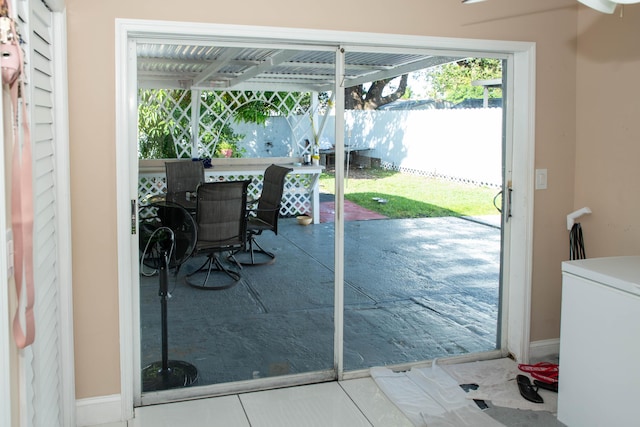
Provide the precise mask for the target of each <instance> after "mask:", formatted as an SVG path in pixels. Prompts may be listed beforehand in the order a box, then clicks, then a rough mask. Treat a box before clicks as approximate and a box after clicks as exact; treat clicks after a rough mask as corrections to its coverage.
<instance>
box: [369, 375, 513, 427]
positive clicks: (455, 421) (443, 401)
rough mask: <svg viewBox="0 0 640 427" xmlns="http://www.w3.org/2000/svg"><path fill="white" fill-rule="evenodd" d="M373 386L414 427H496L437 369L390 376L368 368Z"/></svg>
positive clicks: (491, 420)
mask: <svg viewBox="0 0 640 427" xmlns="http://www.w3.org/2000/svg"><path fill="white" fill-rule="evenodd" d="M370 372H371V376H372V377H373V379H374V380H375V382H376V384H377V385H378V387H380V389H381V390H382V391H383V392H384V393H385V395H386V396H387V397H388V398H389V400H391V401H392V402H393V403H394V404H395V405H396V406H397V407H398V408H399V409H400V410H401V411H402V412H403V413H404V414H405V416H406V417H407V418H409V420H411V422H412V423H413V425H415V426H417V427H426V426H428V427H465V426H469V427H500V426H504V424H501V423H499V422H498V421H496V420H494V419H493V418H491V417H490V416H488V415H487V414H485V413H484V412H482V410H480V408H478V406H477V405H476V404H475V402H474V401H473V400H469V399H467V396H466V393H465V392H464V390H462V388H460V386H459V384H458V382H457V381H456V380H455V379H454V378H453V377H452V376H451V375H449V374H448V373H446V372H445V371H444V370H442V369H441V368H440V367H439V366H438V365H436V364H434V365H433V366H432V367H431V368H420V369H412V370H410V371H406V372H397V373H396V372H393V371H392V370H390V369H388V368H371V370H370Z"/></svg>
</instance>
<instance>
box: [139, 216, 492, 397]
mask: <svg viewBox="0 0 640 427" xmlns="http://www.w3.org/2000/svg"><path fill="white" fill-rule="evenodd" d="M259 239H260V244H261V245H262V246H263V247H265V248H269V249H270V250H272V251H274V252H275V253H276V254H277V259H276V261H275V263H273V264H271V265H265V266H256V267H245V268H243V269H242V270H241V273H242V275H243V279H242V281H241V283H239V284H238V285H236V286H234V287H233V288H230V289H227V290H222V291H204V290H200V289H196V288H192V287H190V286H188V285H186V284H185V283H184V275H185V274H186V273H188V272H190V271H193V269H195V268H197V267H199V266H200V265H201V263H202V259H192V260H191V261H189V262H188V263H187V264H185V265H184V266H183V267H182V268H181V270H180V273H179V275H178V277H173V276H172V277H171V279H170V283H169V287H170V289H171V295H172V297H171V298H170V300H169V302H168V325H169V326H168V328H169V340H168V344H169V345H168V347H169V358H170V359H177V360H183V361H187V362H189V363H192V364H193V365H195V366H196V367H197V369H198V373H199V379H198V385H205V384H215V383H224V382H232V381H241V380H247V379H252V378H260V377H267V376H275V375H286V374H296V373H303V372H311V371H320V370H327V369H332V367H333V340H334V332H333V331H334V325H333V314H334V313H333V304H334V290H333V284H334V272H333V271H334V268H333V266H334V258H333V257H334V224H333V223H321V224H316V225H310V226H306V227H304V226H300V225H298V224H297V222H296V220H295V219H289V218H287V219H281V220H280V224H279V234H278V236H275V235H273V233H265V234H264V235H263V236H261V237H259ZM344 246H345V274H344V277H345V284H344V304H345V313H344V319H345V320H344V368H345V370H347V371H349V370H358V369H365V368H369V367H372V366H384V365H392V364H401V363H406V362H413V361H420V360H430V359H434V358H440V357H446V356H452V355H460V354H466V353H473V352H483V351H489V350H493V349H495V348H496V341H497V317H498V294H499V289H498V281H499V267H500V264H499V259H500V229H499V228H497V227H494V226H489V225H486V224H482V223H480V222H476V221H469V220H465V219H461V218H420V219H400V220H389V219H384V220H370V221H349V222H346V223H345V241H344ZM214 279H215V278H214ZM140 299H141V310H140V311H141V354H142V356H141V357H142V361H141V362H142V366H143V367H144V366H146V365H147V364H149V363H151V362H154V361H157V360H160V356H161V340H160V335H161V333H160V323H161V322H160V303H159V297H158V278H157V276H152V277H142V278H141V280H140Z"/></svg>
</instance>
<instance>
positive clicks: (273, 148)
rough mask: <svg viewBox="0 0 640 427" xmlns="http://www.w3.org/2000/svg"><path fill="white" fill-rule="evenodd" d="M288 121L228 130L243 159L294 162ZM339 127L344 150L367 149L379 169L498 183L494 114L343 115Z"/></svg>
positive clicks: (329, 129) (498, 121) (498, 115)
mask: <svg viewBox="0 0 640 427" xmlns="http://www.w3.org/2000/svg"><path fill="white" fill-rule="evenodd" d="M289 120H290V121H291V120H308V118H306V117H303V118H300V117H296V118H290V119H289ZM290 121H287V119H285V118H272V119H270V120H269V121H268V122H267V124H266V126H262V125H249V124H233V128H234V130H235V131H236V132H237V133H239V134H243V135H245V138H244V140H243V141H241V142H240V144H239V146H240V147H243V148H244V149H245V150H246V154H245V156H246V157H287V156H300V155H301V153H298V152H296V150H297V149H298V148H297V147H298V145H297V144H296V143H297V142H299V141H294V140H293V138H294V137H293V131H292V128H294V125H293V123H291V122H290ZM345 121H346V130H345V132H346V135H345V144H346V145H349V146H350V147H352V148H370V149H371V150H370V151H368V152H367V154H366V155H367V156H370V157H374V158H379V159H380V161H381V164H382V165H383V166H384V167H387V168H393V169H396V170H403V171H408V172H412V173H419V174H426V175H432V176H438V177H444V178H447V179H454V180H460V181H464V182H470V183H476V184H481V185H488V186H495V187H499V186H500V185H501V183H502V109H500V108H487V109H444V110H407V111H348V112H347V113H346V119H345ZM334 122H335V121H334V117H333V116H330V117H329V118H328V119H327V124H326V127H325V129H326V132H325V133H324V134H323V135H322V136H321V138H320V141H321V145H325V146H330V145H331V144H333V142H334V140H335V138H334V134H333V132H334ZM309 139H310V140H311V141H312V140H313V139H312V137H311V135H309ZM302 145H304V144H302Z"/></svg>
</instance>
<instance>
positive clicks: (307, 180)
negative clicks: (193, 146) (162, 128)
mask: <svg viewBox="0 0 640 427" xmlns="http://www.w3.org/2000/svg"><path fill="white" fill-rule="evenodd" d="M205 179H206V180H207V182H215V181H244V180H250V181H251V183H250V184H249V187H248V193H249V194H248V198H249V199H251V198H253V199H256V198H258V197H260V194H261V192H262V179H263V176H262V175H249V174H234V173H224V174H220V173H216V172H215V171H211V172H209V171H207V172H206V173H205ZM312 186H313V180H312V175H308V174H296V173H290V174H289V175H287V179H286V181H285V187H284V193H283V196H282V208H281V209H280V215H282V216H284V217H292V216H296V215H300V214H306V213H310V212H311V192H312ZM166 189H167V185H166V180H165V175H164V173H141V174H140V177H139V180H138V200H139V201H140V205H141V206H144V205H145V204H146V201H147V200H148V199H149V198H150V197H152V196H155V195H158V194H164V193H166ZM144 214H145V212H144V211H143V212H142V213H141V215H144Z"/></svg>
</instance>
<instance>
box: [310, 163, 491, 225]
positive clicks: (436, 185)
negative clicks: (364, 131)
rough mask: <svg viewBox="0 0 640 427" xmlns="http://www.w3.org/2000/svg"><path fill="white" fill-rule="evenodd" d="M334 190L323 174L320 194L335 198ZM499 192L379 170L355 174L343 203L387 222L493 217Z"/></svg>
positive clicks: (327, 175) (330, 178) (329, 178)
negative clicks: (395, 219) (332, 195)
mask: <svg viewBox="0 0 640 427" xmlns="http://www.w3.org/2000/svg"><path fill="white" fill-rule="evenodd" d="M334 188H335V178H334V175H333V173H324V174H322V176H321V177H320V189H321V191H322V192H324V193H331V194H334ZM498 191H499V190H498V189H495V188H488V187H478V186H475V185H469V184H461V183H456V182H451V181H446V180H441V179H435V178H428V177H424V176H417V175H409V174H404V173H400V172H393V171H388V170H382V169H367V170H366V171H354V172H353V173H351V174H350V176H349V178H348V180H347V181H346V183H345V199H347V200H350V201H352V202H354V203H356V204H358V205H360V206H362V207H364V208H367V209H370V210H372V211H375V212H379V213H381V214H383V215H385V216H388V217H389V218H424V217H438V216H477V215H495V214H498V213H499V212H498V211H497V210H496V208H495V207H494V206H493V198H494V196H495V195H496V193H498ZM374 198H381V199H386V200H387V203H384V204H383V203H379V202H378V201H376V200H374ZM497 201H498V202H499V201H500V198H498V200H497Z"/></svg>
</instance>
